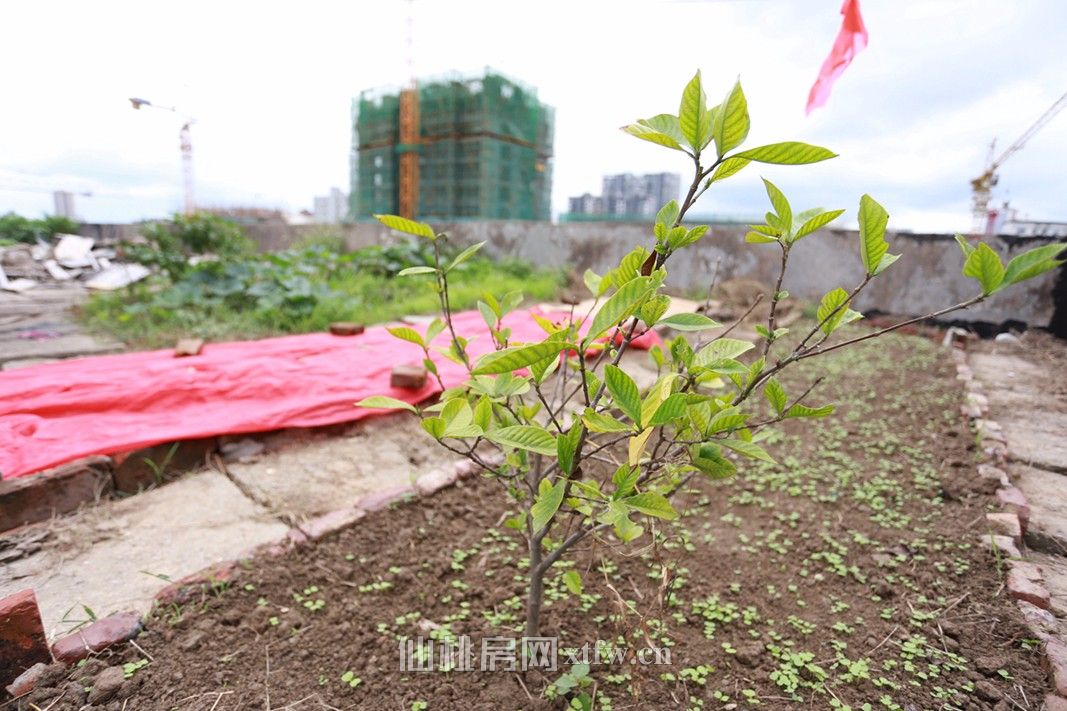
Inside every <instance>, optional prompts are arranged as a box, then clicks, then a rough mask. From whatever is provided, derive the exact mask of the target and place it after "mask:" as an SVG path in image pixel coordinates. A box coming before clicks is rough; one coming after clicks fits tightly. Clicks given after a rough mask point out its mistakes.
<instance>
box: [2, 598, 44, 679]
mask: <svg viewBox="0 0 1067 711" xmlns="http://www.w3.org/2000/svg"><path fill="white" fill-rule="evenodd" d="M38 662H43V663H45V664H50V663H51V662H52V655H51V653H50V652H49V651H48V639H47V638H46V637H45V636H44V625H43V624H42V623H41V611H40V610H38V609H37V596H36V595H34V593H33V590H21V591H19V592H17V593H15V594H14V595H9V596H7V597H5V598H3V599H2V600H0V686H7V685H8V684H10V683H12V682H13V681H15V679H16V678H18V676H19V675H20V674H22V672H24V671H26V670H27V669H29V668H30V667H32V666H33V665H34V664H37V663H38Z"/></svg>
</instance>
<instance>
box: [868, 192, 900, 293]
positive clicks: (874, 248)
mask: <svg viewBox="0 0 1067 711" xmlns="http://www.w3.org/2000/svg"><path fill="white" fill-rule="evenodd" d="M859 223H860V257H861V258H862V259H863V268H864V269H865V270H867V274H868V275H869V276H876V275H878V274H881V273H882V272H883V271H885V269H886V267H888V266H889V265H890V264H892V263H893V262H895V261H896V260H897V257H899V255H892V254H889V253H888V252H889V243H888V242H886V241H885V228H886V225H887V224H889V213H888V212H886V211H885V208H884V207H882V206H881V205H879V204H878V203H877V202H876V201H875V200H874V198H872V197H871V196H870V195H864V196H863V197H861V198H860V212H859Z"/></svg>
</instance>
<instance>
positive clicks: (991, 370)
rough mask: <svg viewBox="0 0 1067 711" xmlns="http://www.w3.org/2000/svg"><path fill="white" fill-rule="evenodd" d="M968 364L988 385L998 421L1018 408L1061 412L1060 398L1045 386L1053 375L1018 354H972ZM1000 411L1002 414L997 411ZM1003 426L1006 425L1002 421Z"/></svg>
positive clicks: (988, 392) (990, 400)
mask: <svg viewBox="0 0 1067 711" xmlns="http://www.w3.org/2000/svg"><path fill="white" fill-rule="evenodd" d="M967 361H968V364H969V365H970V367H971V370H973V371H974V377H975V378H977V379H978V380H979V381H981V383H982V385H984V386H985V389H986V396H987V397H988V398H989V405H990V407H991V408H992V409H993V410H994V414H995V415H997V416H998V419H1001V418H1004V417H1005V416H1006V415H1007V414H1008V413H1010V411H1011V410H1012V409H1014V408H1019V407H1023V408H1027V409H1034V408H1036V409H1053V410H1055V409H1058V408H1059V407H1060V405H1059V404H1058V403H1057V401H1056V398H1055V397H1054V396H1053V395H1050V394H1049V392H1048V388H1047V387H1045V386H1044V384H1045V383H1046V382H1047V378H1048V377H1049V373H1048V372H1047V370H1046V369H1045V368H1042V367H1041V366H1040V365H1038V364H1036V363H1032V362H1030V361H1029V360H1026V359H1025V358H1023V357H1021V356H1018V355H1008V354H1004V353H977V352H976V353H970V354H968V356H967ZM997 410H999V412H997ZM1001 424H1002V425H1003V424H1006V423H1005V422H1004V421H1001Z"/></svg>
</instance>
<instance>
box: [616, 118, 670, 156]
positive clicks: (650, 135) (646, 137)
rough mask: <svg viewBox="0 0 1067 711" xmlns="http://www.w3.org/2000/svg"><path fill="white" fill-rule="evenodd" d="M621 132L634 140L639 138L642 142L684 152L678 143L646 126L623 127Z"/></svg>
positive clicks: (631, 125)
mask: <svg viewBox="0 0 1067 711" xmlns="http://www.w3.org/2000/svg"><path fill="white" fill-rule="evenodd" d="M622 130H623V131H625V132H626V133H628V134H630V135H631V136H634V137H635V138H640V139H641V140H642V141H649V142H651V143H656V144H658V145H661V146H666V147H667V148H673V149H674V150H676V151H681V150H684V149H683V148H682V146H681V144H679V143H678V141H676V140H675V139H673V138H671V137H670V136H668V135H667V134H666V133H662V132H660V131H657V130H656V129H654V128H649V127H648V126H644V125H642V124H639V123H632V124H630V125H629V126H623V127H622Z"/></svg>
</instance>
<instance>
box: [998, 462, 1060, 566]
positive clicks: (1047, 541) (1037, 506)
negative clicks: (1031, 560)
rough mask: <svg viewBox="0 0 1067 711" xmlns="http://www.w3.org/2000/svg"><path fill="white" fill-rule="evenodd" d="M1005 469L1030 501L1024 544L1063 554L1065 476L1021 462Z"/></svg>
mask: <svg viewBox="0 0 1067 711" xmlns="http://www.w3.org/2000/svg"><path fill="white" fill-rule="evenodd" d="M1009 469H1010V470H1011V475H1012V478H1013V479H1015V485H1016V486H1017V487H1018V488H1019V490H1020V491H1022V492H1023V495H1024V496H1025V497H1026V499H1027V501H1028V502H1029V504H1030V522H1029V526H1028V528H1027V532H1026V543H1027V545H1028V546H1030V547H1031V548H1034V549H1037V550H1041V551H1045V552H1047V553H1058V554H1060V555H1067V476H1064V475H1063V474H1057V473H1055V472H1049V471H1045V470H1043V469H1035V468H1034V467H1028V466H1023V465H1021V464H1012V465H1011V466H1010V467H1009Z"/></svg>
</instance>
